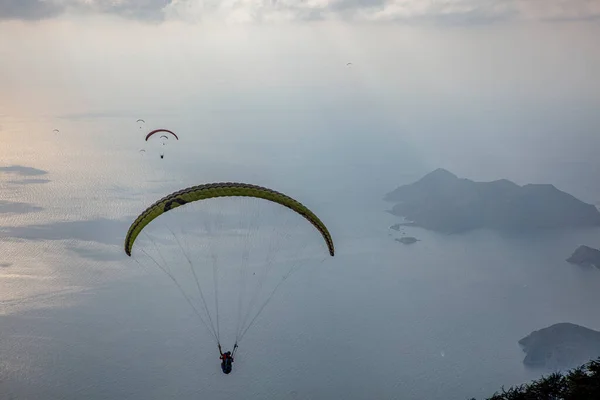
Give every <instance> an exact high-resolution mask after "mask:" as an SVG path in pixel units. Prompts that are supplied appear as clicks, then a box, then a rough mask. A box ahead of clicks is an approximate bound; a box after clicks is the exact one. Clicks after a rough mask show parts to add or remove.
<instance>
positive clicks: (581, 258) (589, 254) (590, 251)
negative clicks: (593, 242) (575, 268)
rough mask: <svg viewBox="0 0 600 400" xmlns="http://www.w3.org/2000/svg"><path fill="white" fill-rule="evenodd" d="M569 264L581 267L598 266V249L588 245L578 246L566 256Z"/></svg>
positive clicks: (599, 265)
mask: <svg viewBox="0 0 600 400" xmlns="http://www.w3.org/2000/svg"><path fill="white" fill-rule="evenodd" d="M567 261H568V262H570V263H571V264H577V265H581V266H582V267H596V268H600V250H596V249H594V248H592V247H589V246H579V247H578V248H577V250H575V252H573V254H571V257H569V258H567Z"/></svg>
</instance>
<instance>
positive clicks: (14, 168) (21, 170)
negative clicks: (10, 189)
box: [0, 0, 48, 176]
mask: <svg viewBox="0 0 600 400" xmlns="http://www.w3.org/2000/svg"><path fill="white" fill-rule="evenodd" d="M1 1H2V0H0V2H1ZM0 172H7V173H9V174H15V175H19V176H39V175H46V174H47V173H48V171H44V170H42V169H37V168H33V167H25V166H22V165H10V166H8V167H0Z"/></svg>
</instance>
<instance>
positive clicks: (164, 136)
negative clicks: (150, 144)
mask: <svg viewBox="0 0 600 400" xmlns="http://www.w3.org/2000/svg"><path fill="white" fill-rule="evenodd" d="M160 138H161V139H162V138H165V139H168V138H169V137H168V136H167V135H161V136H160Z"/></svg>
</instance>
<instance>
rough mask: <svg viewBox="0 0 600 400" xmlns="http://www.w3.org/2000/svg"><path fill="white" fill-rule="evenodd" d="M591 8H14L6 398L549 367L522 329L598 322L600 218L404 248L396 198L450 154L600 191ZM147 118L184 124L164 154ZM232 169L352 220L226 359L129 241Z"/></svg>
mask: <svg viewBox="0 0 600 400" xmlns="http://www.w3.org/2000/svg"><path fill="white" fill-rule="evenodd" d="M174 3H177V2H174ZM180 3H182V2H180ZM583 3H584V2H582V4H583ZM1 10H2V8H1V7H0V11H1ZM171 11H172V10H171ZM592 11H593V10H592ZM594 12H595V11H594ZM544 15H545V14H544ZM585 15H586V14H585V13H583V11H582V14H581V15H576V16H573V15H571V16H565V18H564V20H560V21H557V20H553V22H547V21H546V22H543V23H542V22H539V21H537V20H536V21H537V22H531V21H528V22H523V21H516V22H515V21H514V20H512V19H510V18H509V17H508V16H506V15H504V14H502V18H500V17H499V18H500V20H501V21H500V22H498V23H491V22H490V23H489V24H488V23H486V22H485V19H482V21H479V23H477V24H474V25H471V24H468V23H466V22H465V24H464V26H463V25H462V24H460V23H459V24H458V25H459V26H455V25H453V24H450V25H451V26H446V25H444V24H441V25H439V24H433V25H432V26H429V25H427V26H426V27H422V26H413V25H411V24H408V26H406V25H395V24H390V23H387V22H386V23H382V24H381V25H377V24H373V22H372V21H371V22H370V23H368V24H361V23H357V24H356V25H352V24H350V23H349V22H347V21H339V20H338V21H330V20H326V21H320V22H315V21H312V22H305V23H304V24H300V23H299V24H294V23H289V24H288V23H284V24H279V25H277V24H276V25H275V26H271V25H268V24H267V25H264V26H263V25H261V24H258V25H252V24H249V25H241V26H240V25H235V24H233V23H232V25H231V26H229V25H227V27H224V26H221V25H219V24H218V23H216V22H214V21H213V22H212V23H209V24H208V25H206V24H204V25H202V24H201V25H196V24H191V23H189V21H188V22H187V23H186V24H184V23H181V22H178V21H174V20H171V19H169V18H171V17H169V18H167V19H166V22H163V23H162V24H157V23H155V22H152V23H146V22H139V21H137V22H132V21H131V20H125V19H121V18H120V17H117V16H114V15H112V16H111V15H109V16H106V15H104V16H97V15H88V14H86V15H80V14H78V13H75V14H65V15H62V14H61V16H59V17H53V18H49V19H45V20H43V21H38V22H36V23H31V22H23V21H14V20H12V19H11V20H6V21H4V22H0V54H4V55H5V56H6V57H3V58H2V59H3V60H8V61H3V62H2V63H0V88H2V90H1V91H0V143H2V144H1V145H0V221H1V222H0V397H1V398H7V399H10V398H14V399H24V398H43V399H90V400H92V399H109V398H110V399H136V400H137V399H140V400H141V399H144V400H147V399H161V400H163V399H180V398H181V399H190V398H210V399H226V398H232V397H234V396H235V397H240V398H245V399H265V398H268V399H331V398H344V399H434V400H435V399H448V398H456V399H465V398H469V397H473V396H475V397H478V398H479V397H483V396H486V395H491V394H492V393H493V392H494V391H496V390H498V389H500V387H501V386H502V385H504V386H509V385H514V384H520V383H524V382H527V381H529V380H531V379H535V378H537V377H539V376H540V375H541V373H542V372H541V371H532V370H527V369H526V368H525V367H524V366H523V364H522V360H523V357H524V353H523V352H522V350H521V349H520V348H519V346H518V344H517V341H518V340H519V339H520V338H522V337H523V336H525V335H527V334H529V333H530V332H531V331H532V330H536V329H540V328H542V327H546V326H548V325H551V324H554V323H557V322H572V323H576V324H580V325H584V326H586V327H589V328H592V329H597V330H598V329H600V319H599V317H598V312H597V307H596V305H597V304H598V303H600V290H598V287H600V271H599V270H596V269H582V268H578V267H575V266H572V265H569V264H567V263H566V262H565V261H564V259H565V258H567V257H568V256H569V255H570V254H571V252H572V251H573V250H574V249H575V248H576V247H577V246H578V245H580V244H587V245H589V246H592V247H594V246H595V247H598V242H599V238H600V229H587V230H570V231H548V232H541V233H538V234H518V233H515V234H513V235H507V234H500V233H496V232H492V231H475V232H470V233H467V234H461V235H443V234H438V233H434V232H430V231H426V230H422V229H419V228H412V227H410V228H405V231H406V234H408V235H411V236H415V237H417V238H419V239H420V241H419V242H417V243H416V244H414V245H410V246H404V245H401V244H399V243H397V242H395V241H394V240H393V239H394V237H396V235H397V233H396V232H394V231H391V230H390V229H389V226H390V225H392V224H394V223H396V222H398V221H399V220H398V218H397V217H394V216H392V215H391V214H389V213H387V212H385V210H386V209H389V208H390V206H391V205H390V204H389V203H385V202H383V201H382V200H381V199H382V197H383V196H384V194H385V193H386V192H389V191H391V190H393V189H395V188H396V187H397V186H398V185H401V184H406V183H411V182H413V181H415V180H417V179H419V178H421V177H422V176H423V175H424V174H426V173H428V172H430V171H432V170H434V169H436V168H438V167H443V168H446V169H448V170H449V171H451V172H453V173H455V174H457V175H458V176H460V177H466V178H470V179H474V180H494V179H500V178H506V179H509V180H512V181H514V182H516V183H518V184H525V183H551V184H554V185H556V186H557V187H558V188H559V189H561V190H564V191H566V192H569V193H571V194H572V195H574V196H576V197H578V198H579V199H581V200H583V201H585V202H588V203H592V204H599V202H600V181H599V180H598V178H597V177H598V173H599V172H600V161H599V160H598V157H597V156H596V153H597V149H598V148H600V134H598V132H599V131H600V129H599V128H600V115H599V114H598V113H597V111H596V110H597V109H598V107H600V80H598V79H597V71H600V52H599V51H598V48H597V46H596V45H595V44H596V41H595V40H596V39H595V38H597V37H600V28H599V27H598V24H597V22H594V21H597V19H596V20H594V19H593V18H590V19H588V18H585ZM590 15H591V16H592V17H594V18H596V16H597V14H593V13H592V14H590ZM168 16H171V14H168ZM567 17H569V18H567ZM16 19H18V18H16ZM25 19H26V18H25ZM504 19H506V20H504ZM534 19H535V18H534ZM542 19H543V18H542ZM555 19H556V18H555ZM567 20H568V21H567ZM125 33H127V34H125ZM9 36H10V39H9ZM382 37H393V38H396V40H394V41H387V40H386V41H384V40H381V38H382ZM192 38H193V40H192ZM383 42H385V43H386V44H385V45H383V44H382V43H383ZM174 43H176V44H177V46H175V45H174ZM575 44H576V46H575ZM25 45H27V46H25ZM347 62H352V63H353V65H351V66H347V65H346V63H347ZM450 71H451V72H450ZM138 118H143V119H144V120H145V121H146V122H145V123H144V124H142V125H141V127H140V124H138V123H137V122H136V119H138ZM153 128H168V129H172V130H173V131H174V132H177V134H178V135H179V137H180V140H179V141H178V142H175V141H172V140H171V141H169V143H168V144H167V145H166V146H163V147H164V154H165V157H164V159H161V158H160V157H159V155H158V154H159V153H160V152H161V151H162V149H161V148H160V146H154V147H153V145H147V144H146V143H145V142H144V135H145V133H147V132H148V131H149V130H150V129H153ZM53 129H58V130H59V132H53ZM141 148H144V149H146V152H145V153H144V154H142V153H140V151H139V150H140V149H141ZM217 181H241V182H248V183H254V184H258V185H263V186H267V187H270V188H273V189H275V190H278V191H281V192H283V193H286V194H288V195H290V196H292V197H294V198H296V199H298V200H300V201H301V202H303V203H304V204H306V205H307V206H308V207H309V208H311V209H312V210H313V211H315V213H316V214H317V215H319V216H320V218H321V219H322V220H323V221H324V222H325V224H327V226H328V227H329V229H330V231H331V234H332V236H333V237H334V240H335V242H336V256H335V257H334V258H331V259H327V260H326V261H325V262H324V263H323V264H321V265H320V266H319V267H318V268H305V269H301V270H299V271H298V272H297V273H296V274H295V275H294V276H293V277H292V278H290V279H289V280H286V281H285V283H284V286H283V287H282V289H281V290H280V291H278V292H277V294H276V297H275V298H274V300H273V302H271V303H270V304H269V306H268V307H267V308H266V309H265V310H264V312H263V313H262V314H261V315H260V318H259V320H258V321H257V323H256V325H255V326H253V328H252V329H251V330H250V331H248V334H247V336H245V337H244V341H243V343H242V344H241V346H240V352H239V355H238V356H237V357H236V360H235V364H234V371H233V372H232V374H230V375H224V374H222V373H221V371H220V369H219V365H218V353H217V350H216V348H215V345H214V342H212V340H211V338H210V337H209V335H208V334H207V333H206V330H204V329H203V327H202V326H201V325H200V324H199V322H198V320H197V319H196V318H195V316H194V314H193V312H192V310H191V308H190V307H189V306H188V304H187V303H186V302H185V299H184V298H183V297H182V296H181V295H180V294H179V293H178V292H177V290H176V289H175V288H174V285H173V283H172V282H171V281H170V280H169V279H168V278H167V277H166V276H165V275H164V274H162V273H161V272H160V271H159V270H158V269H157V268H154V267H153V266H152V265H149V264H144V265H140V264H137V263H135V262H134V261H132V260H131V259H130V258H128V257H127V256H126V255H125V254H124V252H123V239H124V237H125V234H126V232H127V229H128V227H129V225H130V224H131V222H132V221H133V220H134V218H135V217H136V216H137V215H138V214H139V213H140V212H142V211H143V210H144V209H145V208H146V207H147V206H149V205H150V204H151V203H153V202H154V201H156V200H157V199H159V198H160V197H162V196H164V195H166V194H168V193H171V192H173V191H175V190H178V189H181V188H184V187H188V186H192V185H197V184H201V183H207V182H217Z"/></svg>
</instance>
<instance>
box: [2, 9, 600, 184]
mask: <svg viewBox="0 0 600 400" xmlns="http://www.w3.org/2000/svg"><path fill="white" fill-rule="evenodd" d="M599 17H600V2H598V1H592V0H567V1H562V0H496V1H492V0H445V1H442V0H432V1H425V0H265V1H259V0H219V1H216V0H214V1H213V0H210V1H199V0H176V1H170V2H169V1H164V0H137V1H136V0H46V1H40V0H37V1H36V0H0V54H1V56H0V57H1V59H2V62H1V63H0V89H1V90H0V114H4V115H26V116H50V117H68V118H90V117H93V118H100V117H109V116H121V117H127V118H131V117H133V118H136V119H137V118H139V117H140V116H146V117H148V116H158V115H164V116H171V117H174V118H180V120H184V119H187V120H188V121H189V120H190V118H199V119H201V120H202V121H203V123H205V124H207V125H205V126H203V128H210V129H211V130H214V131H219V130H225V129H230V130H237V131H241V130H243V131H246V132H248V134H249V135H252V134H255V133H256V134H258V133H260V134H261V135H265V136H269V135H271V137H275V136H277V135H279V136H278V137H281V135H282V134H281V132H282V131H285V132H287V133H288V136H289V137H292V136H294V135H295V136H294V138H293V141H295V142H296V144H297V145H300V144H304V145H305V146H307V148H308V147H310V146H309V145H308V144H309V143H310V142H306V140H305V139H303V138H302V137H303V136H302V135H305V134H306V133H301V132H307V131H311V132H312V134H313V135H315V136H316V137H319V140H320V143H321V145H322V147H321V149H322V151H323V152H324V155H327V154H328V153H327V152H328V151H329V150H330V149H331V148H334V147H335V146H338V145H339V143H340V140H341V139H343V140H344V142H345V143H346V144H347V145H350V144H353V145H354V146H355V147H354V150H351V149H346V150H347V151H344V152H342V153H343V154H345V155H346V156H345V157H347V159H346V161H348V162H349V161H350V160H353V161H356V157H358V154H360V153H361V152H364V151H365V149H366V148H367V149H368V148H371V147H372V148H373V152H375V153H377V152H378V151H383V150H385V151H388V152H389V154H388V156H387V157H375V159H378V160H384V159H385V160H389V159H392V158H393V157H394V156H393V154H394V151H395V150H393V149H398V148H402V149H404V150H405V151H406V150H407V149H410V151H411V155H414V156H415V157H420V158H421V159H422V160H426V164H428V165H429V164H430V165H432V166H434V167H438V166H443V167H447V168H449V169H453V171H454V172H456V173H457V174H459V175H460V174H461V173H462V172H468V171H471V173H472V174H471V175H470V176H471V177H473V178H481V179H486V178H492V177H493V178H495V177H509V178H511V177H512V178H513V179H516V176H515V175H517V174H516V171H517V170H518V171H525V170H529V171H545V170H547V164H548V163H554V164H557V163H559V160H558V158H557V157H558V156H559V155H560V156H564V155H565V154H567V155H568V157H567V159H566V161H564V160H563V161H564V162H571V161H572V160H581V159H584V160H587V159H594V158H595V155H594V151H593V149H594V148H597V147H598V146H600V134H599V133H598V130H599V127H600V119H599V118H600V117H599V116H598V113H597V112H596V110H597V109H598V108H599V107H600V79H598V71H600V47H599V46H598V38H599V37H600V18H599ZM350 62H351V63H352V65H348V63H350ZM224 113H225V114H224ZM227 113H228V114H227ZM292 114H293V115H295V117H292V116H291V115H292ZM208 115H210V118H209V116H208ZM225 115H226V117H225ZM242 116H243V117H242ZM250 116H251V117H250ZM292 120H293V121H295V122H293V123H291V122H290V121H292ZM190 123H191V122H190ZM294 129H295V130H297V132H296V131H294ZM367 131H368V134H366V133H365V132H367ZM324 132H328V135H329V136H326V135H325V133H324ZM253 137H255V138H257V140H258V136H253ZM350 139H351V140H350ZM307 143H308V144H307ZM373 143H378V145H377V146H379V147H376V146H375V145H374V144H373ZM328 146H329V147H328ZM311 148H312V147H311ZM376 148H377V149H379V150H376ZM382 149H383V150H382ZM311 152H312V153H311V154H313V153H314V151H313V150H311ZM532 154H535V157H534V156H532ZM371 156H373V154H371ZM371 156H370V157H371ZM507 157H510V158H509V159H510V160H511V161H510V162H507ZM370 159H371V160H372V158H370ZM424 162H425V161H424ZM484 164H485V165H488V166H489V168H488V169H486V168H484V167H483V165H484ZM475 165H477V166H478V167H477V168H475V167H474V166H475ZM482 171H487V172H486V173H482V175H481V176H478V175H477V173H478V172H482ZM490 171H495V172H493V173H491V172H490ZM577 173H579V172H576V171H573V172H572V174H577ZM523 179H524V180H525V181H529V180H531V179H544V180H546V179H548V177H547V176H546V175H544V176H537V175H536V173H534V172H531V173H530V174H529V175H527V176H526V177H524V178H523ZM565 179H566V180H567V181H568V180H569V179H571V178H569V179H567V178H565Z"/></svg>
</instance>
